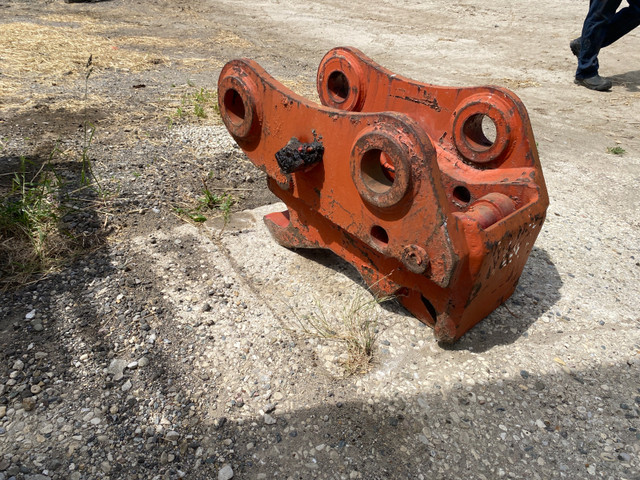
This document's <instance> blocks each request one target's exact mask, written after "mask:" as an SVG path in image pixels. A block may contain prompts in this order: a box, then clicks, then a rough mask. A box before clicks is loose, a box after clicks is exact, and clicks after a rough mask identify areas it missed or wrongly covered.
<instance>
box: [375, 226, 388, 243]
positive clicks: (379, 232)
mask: <svg viewBox="0 0 640 480" xmlns="http://www.w3.org/2000/svg"><path fill="white" fill-rule="evenodd" d="M371 237H372V238H373V239H374V240H375V241H376V242H378V243H379V244H380V245H381V246H383V247H386V246H387V245H388V244H389V234H388V233H387V231H386V230H385V229H384V228H382V227H381V226H379V225H374V226H373V227H371Z"/></svg>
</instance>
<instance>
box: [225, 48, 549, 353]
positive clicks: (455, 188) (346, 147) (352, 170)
mask: <svg viewBox="0 0 640 480" xmlns="http://www.w3.org/2000/svg"><path fill="white" fill-rule="evenodd" d="M317 83H318V93H319V96H320V100H321V102H322V105H317V104H314V103H313V102H310V101H309V100H307V99H305V98H303V97H301V96H298V95H296V94H295V93H294V92H292V91H291V90H289V89H288V88H286V87H285V86H284V85H282V84H281V83H279V82H278V81H277V80H275V79H274V78H273V77H271V76H270V75H269V74H268V73H266V72H265V71H264V70H263V69H262V68H261V67H260V66H259V65H258V64H257V63H255V62H253V61H251V60H247V59H240V60H233V61H231V62H229V63H227V64H226V65H225V66H224V68H223V69H222V72H221V74H220V78H219V81H218V102H219V106H220V113H221V116H222V119H223V121H224V123H225V125H226V127H227V128H228V130H229V132H230V133H231V135H232V136H233V138H234V139H235V140H236V142H237V143H238V145H239V146H240V147H241V148H242V149H243V150H244V152H245V153H246V155H247V156H248V157H249V159H251V161H252V162H253V163H254V164H255V165H256V166H257V167H259V168H260V169H262V170H263V171H265V172H266V174H267V175H268V186H269V189H270V190H271V191H273V193H275V194H276V195H277V196H278V197H279V198H280V199H281V200H282V201H283V202H284V203H285V204H286V205H287V210H286V211H284V212H280V213H273V214H270V215H267V216H266V217H265V222H266V224H267V226H268V228H269V230H270V231H271V233H272V235H273V236H274V237H275V239H276V240H277V241H278V242H279V243H280V244H281V245H283V246H285V247H289V248H326V249H330V250H331V251H333V252H335V253H336V254H337V255H339V256H340V257H342V258H344V259H345V260H347V261H348V262H349V263H351V264H352V265H353V266H354V267H355V268H356V269H357V270H358V271H359V272H360V274H361V275H362V277H363V279H364V281H365V282H366V283H367V285H368V286H369V288H370V289H371V290H372V292H374V294H377V295H383V296H394V297H396V298H397V299H398V300H399V301H400V302H401V303H402V304H403V305H404V306H405V307H406V308H407V309H408V310H409V311H410V312H411V313H412V314H413V315H415V316H416V317H417V318H418V319H420V320H421V321H423V322H424V323H426V324H428V325H430V326H432V327H434V328H435V334H436V337H437V338H438V340H439V341H441V342H444V343H452V342H454V341H456V340H457V339H458V338H460V336H462V335H463V334H464V333H465V332H466V331H467V330H469V329H470V328H471V327H472V326H473V325H475V324H476V323H478V322H479V321H480V320H482V319H483V318H484V317H486V316H487V315H488V314H489V313H491V312H492V311H493V310H495V309H496V308H497V307H498V306H499V305H501V304H502V303H503V302H504V301H505V300H506V299H507V298H509V296H510V295H511V294H512V293H513V291H514V289H515V287H516V285H517V283H518V279H519V278H520V275H521V273H522V270H523V268H524V265H525V263H526V261H527V258H528V256H529V254H530V252H531V249H532V248H533V244H534V242H535V239H536V237H537V235H538V232H539V231H540V228H541V226H542V223H543V222H544V218H545V212H546V209H547V206H548V203H549V200H548V196H547V191H546V187H545V183H544V178H543V176H542V170H541V167H540V162H539V160H538V153H537V150H536V144H535V140H534V137H533V132H532V129H531V124H530V122H529V118H528V115H527V112H526V109H525V108H524V105H523V104H522V102H521V101H520V100H519V99H518V97H517V96H516V95H515V94H513V93H512V92H510V91H509V90H506V89H504V88H500V87H492V86H488V87H473V88H449V87H439V86H434V85H429V84H426V83H419V82H415V81H413V80H410V79H408V78H404V77H401V76H399V75H396V74H394V73H392V72H390V71H388V70H386V69H384V68H383V67H381V66H379V65H378V64H376V63H375V62H373V61H372V60H371V59H370V58H368V57H366V56H365V55H364V54H363V53H362V52H360V51H358V50H356V49H354V48H335V49H333V50H331V51H330V52H329V53H327V55H325V57H324V58H323V60H322V62H321V63H320V67H319V69H318V77H317Z"/></svg>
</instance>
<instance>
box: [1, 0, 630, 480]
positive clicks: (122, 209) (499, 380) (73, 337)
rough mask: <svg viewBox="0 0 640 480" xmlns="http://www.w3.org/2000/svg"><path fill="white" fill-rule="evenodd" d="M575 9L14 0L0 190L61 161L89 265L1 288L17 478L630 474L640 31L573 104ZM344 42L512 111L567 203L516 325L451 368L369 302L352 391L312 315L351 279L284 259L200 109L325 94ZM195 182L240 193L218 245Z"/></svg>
mask: <svg viewBox="0 0 640 480" xmlns="http://www.w3.org/2000/svg"><path fill="white" fill-rule="evenodd" d="M586 3H587V2H585V1H581V0H561V1H553V2H552V1H550V0H542V1H539V2H519V1H514V0H498V1H493V2H480V1H471V0H463V1H454V2H445V1H436V0H434V1H426V2H420V1H417V0H396V1H382V2H378V3H375V4H372V3H371V2H365V1H363V0H352V1H350V2H344V1H336V0H323V1H316V0H313V1H306V2H296V1H294V0H260V1H256V2H241V1H237V0H218V1H215V0H198V1H196V0H184V1H181V2H171V1H165V0H130V1H127V0H110V1H102V2H96V3H78V4H66V3H63V2H62V0H0V189H1V193H3V194H4V193H6V191H7V190H8V188H9V187H10V185H11V180H12V179H13V178H14V173H15V172H16V171H18V169H19V165H20V161H21V158H23V159H27V160H28V161H29V165H30V167H29V168H30V169H31V170H30V172H31V173H34V174H35V173H36V172H38V171H39V169H40V168H41V167H42V166H43V165H45V164H47V163H48V162H49V163H50V164H51V165H52V166H53V167H54V168H55V170H56V171H57V172H58V173H59V174H61V175H62V176H63V177H64V178H65V179H66V180H67V181H68V184H69V185H71V186H72V187H70V188H71V189H72V190H73V191H72V192H71V194H72V195H71V196H72V197H74V198H75V200H77V202H80V204H81V205H82V206H81V208H76V210H75V211H74V213H73V214H71V215H69V216H68V218H67V217H65V218H64V219H63V221H64V222H65V225H66V227H67V228H68V230H69V231H70V232H72V233H73V234H74V235H77V236H78V238H82V239H84V241H85V242H86V245H85V248H86V252H87V253H85V255H82V256H80V257H79V258H73V259H70V263H69V264H68V265H66V266H64V267H62V268H60V269H58V270H56V271H53V272H51V273H50V274H48V275H47V276H46V277H45V278H43V279H41V280H40V281H38V282H35V281H30V282H27V283H26V285H23V286H22V287H20V288H17V289H16V288H10V289H8V290H6V291H5V292H4V293H2V294H0V480H9V479H12V478H15V479H17V480H20V479H27V480H28V479H31V480H46V479H47V478H56V479H57V478H60V479H63V478H72V479H74V480H79V479H85V478H86V479H92V478H114V479H115V478H140V479H143V478H144V479H147V478H154V479H155V478H158V479H160V478H167V479H172V478H203V479H207V478H218V479H227V480H228V479H229V478H232V477H233V478H300V479H306V478H331V479H334V478H335V479H338V478H340V479H342V478H344V479H347V478H365V479H376V478H420V479H432V478H433V479H436V478H437V479H453V478H468V479H484V480H487V479H495V478H536V479H547V478H566V479H569V480H571V479H581V478H603V479H607V480H609V479H615V480H618V479H620V480H621V479H627V480H632V479H640V476H638V471H640V458H639V455H640V432H639V430H638V429H640V314H638V297H639V294H640V214H639V213H638V212H639V211H640V200H639V198H640V197H639V196H638V195H637V192H639V191H640V48H639V47H640V30H636V31H635V32H632V33H631V34H629V35H628V36H626V37H624V38H623V39H622V40H620V41H619V42H618V43H616V44H614V45H612V46H611V47H609V48H607V49H605V50H603V52H602V54H601V56H600V65H601V72H600V73H601V74H602V75H603V76H607V77H609V78H611V79H612V80H613V81H614V87H613V89H612V91H611V92H607V93H599V92H593V91H589V90H587V89H585V88H583V87H579V86H576V85H574V84H573V73H574V70H575V58H574V57H573V55H572V54H571V51H570V50H569V47H568V44H569V41H570V40H571V39H573V38H575V37H577V36H578V35H579V32H580V27H581V22H582V20H583V17H584V14H585V13H586ZM339 45H349V46H354V47H356V48H359V49H360V50H362V51H363V52H364V53H365V54H367V55H368V56H370V57H371V58H373V59H374V60H375V61H376V62H378V63H379V64H381V65H383V66H384V67H386V68H388V69H390V70H392V71H395V72H397V73H399V74H402V75H404V76H408V77H410V78H414V79H416V80H419V81H423V82H428V83H433V84H436V85H452V86H475V85H486V84H494V85H500V86H503V87H506V88H509V89H511V90H513V91H514V92H515V93H516V94H517V95H518V96H519V97H520V98H521V99H522V101H523V102H524V104H525V106H526V107H527V109H528V111H529V115H530V118H531V122H532V125H533V131H534V134H535V137H536V140H537V144H538V150H539V154H540V160H541V163H542V167H543V170H544V174H545V178H546V182H547V187H548V190H549V195H550V199H551V205H550V207H549V210H548V213H547V221H546V223H545V226H544V228H543V231H542V232H541V234H540V237H539V239H538V242H537V244H536V248H535V249H534V251H533V253H532V256H531V258H530V260H529V263H528V264H527V268H526V269H525V272H524V273H523V276H522V278H521V281H520V284H519V286H518V289H517V290H516V292H515V293H514V295H513V297H512V298H511V299H510V300H509V301H508V302H507V304H506V306H505V307H501V308H499V309H498V310H496V312H494V313H493V314H492V315H491V316H490V317H488V318H487V319H486V320H484V321H483V322H482V323H481V324H479V325H478V326H477V327H475V328H474V329H473V330H472V331H471V332H469V334H468V335H466V336H465V337H464V338H463V339H462V340H461V341H460V342H459V343H458V344H456V346H455V347H453V348H451V349H444V348H442V347H440V346H438V344H437V343H436V342H435V341H434V338H433V334H432V332H431V330H430V329H428V328H425V327H423V326H422V324H420V323H419V322H417V321H416V320H415V319H413V318H412V317H411V316H410V315H409V314H408V313H407V312H406V311H405V310H403V309H402V308H401V307H399V306H398V305H390V306H385V307H384V308H382V307H380V308H378V309H377V310H376V313H375V315H376V316H377V319H378V321H379V323H380V331H379V336H378V338H377V340H378V341H377V345H378V347H377V350H376V355H375V361H374V364H373V366H372V368H371V370H370V371H369V372H368V373H366V374H361V375H355V376H346V377H345V376H343V375H342V374H343V373H344V372H343V370H342V368H341V365H342V364H343V357H342V355H343V353H344V352H343V351H341V350H340V348H341V347H340V346H339V345H337V346H336V345H334V344H332V343H331V342H328V341H326V340H323V339H317V338H313V337H310V336H308V335H305V334H304V332H303V331H301V329H300V321H304V320H303V317H304V314H309V312H312V311H313V309H314V308H315V307H314V305H315V303H320V304H325V305H327V308H328V309H330V310H331V311H332V312H333V311H334V310H333V309H337V310H339V309H340V308H342V307H343V306H344V305H347V304H349V302H350V300H349V299H350V298H352V297H353V296H354V295H355V296H356V297H357V296H358V295H362V294H363V291H364V288H363V285H362V282H361V280H360V279H359V277H358V275H357V274H356V273H355V272H354V271H353V270H352V269H351V268H350V267H349V266H348V265H347V264H346V263H344V262H342V261H341V260H340V259H337V258H335V257H333V256H331V255H327V254H324V253H322V252H315V251H312V252H307V253H303V254H300V253H295V252H291V251H288V250H285V249H282V248H279V247H278V246H277V245H275V244H274V242H273V240H272V239H271V238H270V237H269V235H268V233H267V232H266V230H265V228H264V226H263V225H262V223H261V221H260V218H261V215H262V214H263V213H265V212H267V211H273V210H274V208H275V209H277V208H278V207H272V206H270V204H272V203H274V202H275V201H276V199H275V197H274V196H273V195H272V194H271V193H270V192H268V190H267V188H266V184H265V177H264V174H263V173H261V172H260V171H258V170H257V169H255V168H254V167H253V166H252V165H251V163H250V162H249V161H248V160H247V159H246V157H245V156H244V155H243V154H242V151H241V150H240V149H239V148H238V147H237V146H235V145H234V143H233V140H232V139H231V137H230V136H229V135H228V134H227V133H226V130H225V129H224V127H223V126H222V124H221V122H220V120H219V118H218V117H217V114H216V111H215V108H214V106H213V103H214V102H212V101H208V102H205V103H203V105H205V106H204V108H205V113H206V117H203V118H201V117H198V116H197V115H195V106H196V104H197V102H198V98H202V97H207V95H209V94H210V93H211V92H215V90H216V84H217V79H218V75H219V72H220V69H221V68H222V66H223V65H224V64H225V63H226V62H227V61H229V60H231V59H234V58H238V57H247V58H251V59H253V60H255V61H257V62H258V63H260V64H261V65H262V67H264V68H265V69H266V70H267V71H268V72H269V73H271V74H272V75H273V76H274V77H276V78H277V79H278V80H280V81H281V82H283V83H284V84H285V85H286V86H288V87H290V88H292V89H293V90H295V91H296V92H297V93H300V94H302V95H305V96H307V97H308V98H310V99H312V100H317V93H316V92H315V73H316V68H317V65H318V63H319V62H320V60H321V58H322V56H323V55H324V54H325V53H326V52H327V51H328V50H330V49H331V48H333V47H336V46H339ZM90 56H91V66H90V67H88V66H87V62H88V59H89V57H90ZM89 69H91V70H89ZM209 100H211V98H209ZM214 101H215V100H214ZM87 124H89V125H91V126H92V127H94V128H95V133H94V135H93V137H92V138H91V139H90V140H89V141H88V140H87V139H86V138H85V137H84V131H85V128H84V127H85V125H87ZM615 147H618V151H619V152H620V151H623V152H624V153H619V154H614V153H611V149H614V148H615ZM83 154H84V156H85V159H86V160H88V161H89V162H90V164H91V165H92V168H93V173H94V174H95V181H96V182H98V183H99V184H100V185H99V186H100V189H101V192H102V193H103V194H104V195H103V196H100V195H98V194H96V193H95V191H94V190H91V189H86V188H81V187H80V186H79V184H78V176H79V175H80V170H81V168H82V157H83ZM203 179H205V180H204V181H205V182H206V186H207V187H208V188H210V189H211V190H212V191H214V192H216V193H218V194H220V195H223V194H227V195H231V196H232V197H233V199H234V202H235V203H234V205H233V206H232V207H231V216H230V222H229V225H228V226H227V227H226V228H225V230H224V231H223V232H221V231H220V226H221V224H222V220H221V214H216V215H214V216H215V217H216V218H210V219H208V220H207V221H206V222H204V225H195V224H194V222H189V221H187V220H188V218H186V217H188V215H187V216H185V214H184V212H185V211H191V210H193V209H194V208H195V206H196V205H198V201H199V200H198V199H199V198H200V197H201V195H202V189H203ZM76 187H77V188H78V191H76V190H75V188H76ZM253 209H257V210H253ZM247 210H252V211H248V212H247ZM181 212H182V213H181ZM3 241H4V239H3ZM365 293H366V292H365ZM294 312H299V313H294ZM305 312H306V313H305ZM377 333H378V332H377ZM230 475H231V476H230Z"/></svg>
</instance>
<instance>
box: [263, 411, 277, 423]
mask: <svg viewBox="0 0 640 480" xmlns="http://www.w3.org/2000/svg"><path fill="white" fill-rule="evenodd" d="M264 423H266V424H267V425H273V424H274V423H276V419H275V418H273V417H272V416H271V415H269V414H268V413H267V414H265V416H264Z"/></svg>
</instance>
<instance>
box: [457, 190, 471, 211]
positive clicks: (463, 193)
mask: <svg viewBox="0 0 640 480" xmlns="http://www.w3.org/2000/svg"><path fill="white" fill-rule="evenodd" d="M453 200H454V201H455V203H456V204H458V205H460V206H461V207H465V206H467V205H469V202H470V201H471V192H470V191H469V189H468V188H467V187H465V186H463V185H458V186H457V187H455V188H454V189H453Z"/></svg>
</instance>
